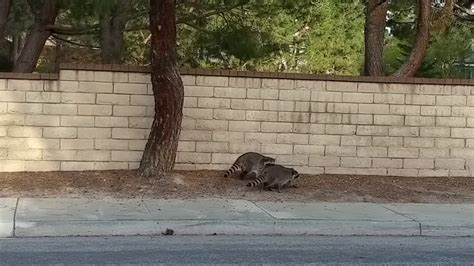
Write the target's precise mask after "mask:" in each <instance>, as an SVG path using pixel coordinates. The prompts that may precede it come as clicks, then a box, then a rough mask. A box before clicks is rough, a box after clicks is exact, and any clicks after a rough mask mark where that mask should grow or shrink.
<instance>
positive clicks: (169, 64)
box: [139, 0, 184, 177]
mask: <svg viewBox="0 0 474 266" xmlns="http://www.w3.org/2000/svg"><path fill="white" fill-rule="evenodd" d="M175 16H176V15H175V0H150V31H151V35H152V37H151V38H152V39H151V50H152V53H151V64H152V73H151V80H152V84H153V94H154V97H155V118H154V121H153V125H152V128H151V133H150V136H149V139H148V142H147V144H146V147H145V151H144V153H143V157H142V160H141V163H140V169H139V171H140V173H141V175H142V176H145V177H150V176H161V175H162V174H163V173H166V172H170V171H171V170H173V166H174V161H175V159H176V151H177V148H178V138H179V134H180V132H181V120H182V117H183V99H184V88H183V82H182V80H181V77H180V75H179V72H178V68H177V63H176V57H177V56H176V17H175Z"/></svg>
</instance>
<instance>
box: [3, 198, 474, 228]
mask: <svg viewBox="0 0 474 266" xmlns="http://www.w3.org/2000/svg"><path fill="white" fill-rule="evenodd" d="M166 229H172V230H173V231H174V233H175V234H179V235H206V234H230V235H273V234H282V235H295V234H316V235H410V236H411V235H423V236H474V204H376V203H326V202H314V203H297V202H284V203H276V202H251V201H246V200H226V199H199V200H161V199H142V200H140V199H132V200H118V199H110V198H109V199H103V200H90V199H36V198H35V199H30V198H20V199H17V198H0V237H43V236H110V235H157V234H162V233H163V232H165V231H166Z"/></svg>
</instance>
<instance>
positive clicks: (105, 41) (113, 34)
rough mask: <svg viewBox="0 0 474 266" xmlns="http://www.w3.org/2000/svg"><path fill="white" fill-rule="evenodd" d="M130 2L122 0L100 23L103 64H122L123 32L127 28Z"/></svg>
mask: <svg viewBox="0 0 474 266" xmlns="http://www.w3.org/2000/svg"><path fill="white" fill-rule="evenodd" d="M129 5H130V0H121V1H118V2H117V5H116V6H114V7H113V10H111V11H110V12H108V13H107V14H104V15H103V16H102V17H101V21H100V30H101V48H102V63H104V64H120V63H122V52H123V45H124V39H123V32H124V31H125V27H126V26H127V21H128V18H127V13H126V11H127V9H128V7H129Z"/></svg>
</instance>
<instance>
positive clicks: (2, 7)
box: [0, 0, 12, 42]
mask: <svg viewBox="0 0 474 266" xmlns="http://www.w3.org/2000/svg"><path fill="white" fill-rule="evenodd" d="M11 6H12V1H11V0H0V42H1V41H2V40H3V37H4V34H5V28H6V26H7V22H8V15H9V14H10V8H11Z"/></svg>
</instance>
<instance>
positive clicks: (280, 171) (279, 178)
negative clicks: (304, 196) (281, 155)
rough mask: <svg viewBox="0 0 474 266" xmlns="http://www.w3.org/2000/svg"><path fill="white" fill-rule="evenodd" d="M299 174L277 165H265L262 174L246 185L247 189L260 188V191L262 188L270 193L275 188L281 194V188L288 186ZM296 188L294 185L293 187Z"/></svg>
mask: <svg viewBox="0 0 474 266" xmlns="http://www.w3.org/2000/svg"><path fill="white" fill-rule="evenodd" d="M299 176H300V175H299V173H298V172H297V171H296V170H295V169H293V168H288V167H284V166H281V165H277V164H267V165H266V166H265V168H264V169H263V171H262V174H261V175H260V176H259V177H258V178H256V179H255V180H254V181H251V182H249V183H248V184H247V187H256V186H259V185H260V186H261V187H260V191H261V190H262V189H263V188H268V189H269V190H270V191H271V190H272V188H275V187H276V188H277V189H278V192H280V193H281V188H282V187H285V186H288V185H289V184H290V183H291V181H292V180H293V179H295V178H298V177H299ZM293 186H294V187H296V186H295V185H293Z"/></svg>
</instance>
